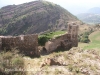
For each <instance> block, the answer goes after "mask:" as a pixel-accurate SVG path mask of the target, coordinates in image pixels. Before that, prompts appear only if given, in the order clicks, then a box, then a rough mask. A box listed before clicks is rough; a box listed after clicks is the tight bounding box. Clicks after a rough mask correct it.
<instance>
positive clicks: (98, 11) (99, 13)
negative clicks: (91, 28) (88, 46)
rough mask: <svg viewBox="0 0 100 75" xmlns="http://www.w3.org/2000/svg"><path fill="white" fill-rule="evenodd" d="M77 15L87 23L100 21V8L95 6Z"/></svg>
mask: <svg viewBox="0 0 100 75" xmlns="http://www.w3.org/2000/svg"><path fill="white" fill-rule="evenodd" d="M76 16H77V17H78V18H79V19H80V20H82V21H83V22H85V23H100V8H99V7H94V8H91V9H89V10H88V11H87V12H86V13H80V14H78V15H76Z"/></svg>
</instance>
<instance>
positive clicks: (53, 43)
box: [45, 34, 71, 52]
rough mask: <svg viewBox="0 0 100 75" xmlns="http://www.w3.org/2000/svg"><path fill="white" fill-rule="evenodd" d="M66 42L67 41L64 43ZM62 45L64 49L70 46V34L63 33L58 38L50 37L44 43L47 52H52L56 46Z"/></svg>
mask: <svg viewBox="0 0 100 75" xmlns="http://www.w3.org/2000/svg"><path fill="white" fill-rule="evenodd" d="M66 42H67V43H66ZM59 47H62V48H64V49H70V48H71V37H70V34H64V35H62V36H60V37H59V38H55V39H52V40H50V41H48V42H46V44H45V49H46V50H47V52H52V51H54V50H56V49H57V48H59Z"/></svg>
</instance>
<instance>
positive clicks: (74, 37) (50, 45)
mask: <svg viewBox="0 0 100 75" xmlns="http://www.w3.org/2000/svg"><path fill="white" fill-rule="evenodd" d="M67 30H68V33H67V34H64V35H62V36H60V37H59V38H55V39H51V40H50V41H48V42H46V44H45V49H46V50H47V52H52V51H54V50H56V49H57V48H59V47H61V48H63V49H70V48H72V47H77V46H78V25H76V24H75V23H71V24H69V25H68V29H67Z"/></svg>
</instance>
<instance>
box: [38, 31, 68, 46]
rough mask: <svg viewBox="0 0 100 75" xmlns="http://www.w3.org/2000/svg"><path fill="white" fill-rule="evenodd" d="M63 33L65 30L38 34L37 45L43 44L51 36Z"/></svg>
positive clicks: (54, 36)
mask: <svg viewBox="0 0 100 75" xmlns="http://www.w3.org/2000/svg"><path fill="white" fill-rule="evenodd" d="M65 33H66V31H55V32H49V33H45V34H42V35H39V37H38V43H39V45H41V46H43V45H45V43H46V42H47V41H48V40H50V39H52V38H56V37H59V36H61V35H62V34H65Z"/></svg>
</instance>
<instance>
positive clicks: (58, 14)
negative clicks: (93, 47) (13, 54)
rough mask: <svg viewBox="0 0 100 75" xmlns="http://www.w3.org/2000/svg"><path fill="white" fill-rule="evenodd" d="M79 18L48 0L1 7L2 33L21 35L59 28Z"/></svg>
mask: <svg viewBox="0 0 100 75" xmlns="http://www.w3.org/2000/svg"><path fill="white" fill-rule="evenodd" d="M77 20H78V19H77V18H76V17H75V16H73V15H72V14H71V13H70V12H68V11H67V10H65V9H64V8H62V7H61V6H59V5H57V4H54V3H51V2H47V1H33V2H29V3H24V4H20V5H9V6H5V7H2V8H1V9H0V34H1V35H19V34H32V33H40V32H44V31H47V30H59V29H63V28H65V27H66V26H67V23H68V21H77Z"/></svg>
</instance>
